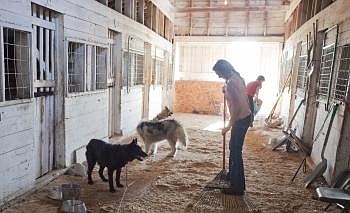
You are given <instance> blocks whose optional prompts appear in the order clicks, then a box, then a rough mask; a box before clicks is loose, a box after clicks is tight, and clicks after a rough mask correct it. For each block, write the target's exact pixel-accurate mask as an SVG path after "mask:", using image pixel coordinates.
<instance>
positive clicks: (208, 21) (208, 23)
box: [207, 0, 211, 36]
mask: <svg viewBox="0 0 350 213" xmlns="http://www.w3.org/2000/svg"><path fill="white" fill-rule="evenodd" d="M208 4H209V5H208V7H211V0H209V1H208ZM209 28H210V11H208V20H207V36H209V34H210V31H209Z"/></svg>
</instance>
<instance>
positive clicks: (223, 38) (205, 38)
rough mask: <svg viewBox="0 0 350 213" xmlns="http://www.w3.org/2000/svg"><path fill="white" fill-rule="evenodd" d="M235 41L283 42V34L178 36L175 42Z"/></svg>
mask: <svg viewBox="0 0 350 213" xmlns="http://www.w3.org/2000/svg"><path fill="white" fill-rule="evenodd" d="M235 41H256V42H278V43H283V42H284V37H283V35H279V36H269V35H267V36H176V37H175V42H184V43H210V42H213V43H230V42H235Z"/></svg>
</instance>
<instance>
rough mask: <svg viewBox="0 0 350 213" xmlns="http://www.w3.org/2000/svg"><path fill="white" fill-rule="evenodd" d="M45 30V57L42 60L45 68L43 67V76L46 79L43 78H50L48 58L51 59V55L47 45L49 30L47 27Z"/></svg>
mask: <svg viewBox="0 0 350 213" xmlns="http://www.w3.org/2000/svg"><path fill="white" fill-rule="evenodd" d="M44 30H45V32H46V33H45V34H46V37H45V44H46V47H45V56H46V58H45V61H44V63H45V69H44V72H45V74H46V75H45V76H46V79H45V80H51V73H50V71H49V70H50V66H49V65H50V64H49V61H50V59H51V57H50V52H49V50H50V49H49V45H50V36H49V35H50V30H48V29H44Z"/></svg>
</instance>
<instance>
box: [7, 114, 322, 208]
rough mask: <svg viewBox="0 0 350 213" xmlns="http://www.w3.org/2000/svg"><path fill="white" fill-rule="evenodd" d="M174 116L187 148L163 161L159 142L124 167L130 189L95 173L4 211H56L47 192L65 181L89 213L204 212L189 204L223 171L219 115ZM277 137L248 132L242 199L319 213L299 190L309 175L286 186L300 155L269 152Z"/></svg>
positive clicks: (164, 148)
mask: <svg viewBox="0 0 350 213" xmlns="http://www.w3.org/2000/svg"><path fill="white" fill-rule="evenodd" d="M175 117H176V118H177V119H178V120H180V121H181V122H182V123H183V125H184V126H185V127H186V129H187V131H188V135H189V138H190V144H189V146H188V149H187V150H179V151H178V152H177V155H176V157H175V158H167V157H166V155H167V153H168V152H169V151H170V148H169V145H168V144H167V143H166V142H162V143H161V144H160V145H159V149H158V153H157V155H156V156H155V157H149V158H147V159H146V160H145V161H142V162H140V161H134V162H132V163H130V164H128V166H127V175H128V176H127V183H128V185H129V187H127V188H126V187H125V188H119V189H118V190H117V192H116V193H110V192H109V191H108V183H105V182H102V181H101V180H100V179H99V178H98V175H97V171H96V170H95V171H94V180H95V184H94V185H88V184H87V180H86V178H85V177H73V176H68V175H63V176H60V177H59V178H57V179H56V180H54V181H53V182H51V183H50V184H48V185H47V186H45V187H44V188H42V189H40V190H39V191H37V192H36V193H34V194H32V195H30V196H27V197H25V198H23V199H21V200H20V201H19V202H18V203H17V204H15V205H13V206H11V207H9V208H7V209H5V210H4V212H6V213H12V212H26V213H27V212H57V211H58V209H59V207H60V201H56V200H51V199H50V198H48V197H47V194H48V191H49V190H50V189H51V188H52V187H54V186H60V185H61V184H63V183H77V184H80V185H81V188H82V190H81V200H83V201H84V202H85V204H86V206H87V207H88V209H89V210H91V212H152V213H153V212H197V211H200V212H208V211H207V210H205V209H202V210H200V209H194V208H193V206H194V204H195V202H197V201H198V199H199V196H200V194H201V192H202V190H203V188H204V187H205V186H206V184H207V183H208V181H210V180H212V179H213V178H214V177H215V176H216V175H217V174H218V173H219V172H220V170H221V165H222V159H221V156H222V136H221V134H220V132H219V128H220V126H221V125H222V121H221V117H219V116H209V115H195V114H177V115H175ZM280 135H281V133H280V130H271V129H265V128H264V127H263V126H262V125H261V124H260V125H259V122H258V123H256V124H255V127H254V128H252V129H250V130H249V131H248V134H247V137H246V141H245V146H244V153H243V156H244V164H245V174H246V183H247V191H246V194H245V197H248V198H249V200H250V201H251V202H252V203H253V204H254V206H255V207H256V209H258V210H259V211H261V212H317V211H319V210H320V209H322V208H323V207H324V206H325V204H324V203H322V202H319V201H316V200H314V199H313V197H314V196H315V195H314V188H311V189H305V188H304V187H303V179H304V178H305V177H306V175H307V174H304V173H303V172H300V173H299V174H298V176H297V178H296V179H295V181H294V182H293V183H290V180H291V178H292V177H293V174H294V172H295V171H296V169H297V167H298V165H299V163H300V161H301V158H300V157H299V154H298V153H288V152H285V151H283V150H278V151H271V145H269V139H270V138H271V137H278V136H280ZM125 171H126V170H125V169H124V170H123V173H122V180H123V182H124V183H125ZM105 173H106V171H105ZM319 183H320V182H318V183H317V184H319ZM224 210H225V209H223V210H222V211H224ZM213 211H214V210H213ZM217 211H220V210H215V212H217ZM230 212H235V211H232V210H231V211H230Z"/></svg>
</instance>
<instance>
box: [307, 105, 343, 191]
mask: <svg viewBox="0 0 350 213" xmlns="http://www.w3.org/2000/svg"><path fill="white" fill-rule="evenodd" d="M338 107H339V104H338V103H334V104H333V106H332V108H333V109H332V116H331V119H330V121H329V124H328V129H327V133H326V136H325V139H324V142H323V147H322V152H321V159H322V161H321V162H320V163H319V164H317V165H316V167H315V168H314V170H312V172H311V174H310V175H309V176H307V177H306V178H305V180H304V183H305V185H304V186H305V188H307V187H308V186H309V185H310V184H311V183H312V182H313V181H314V180H316V178H318V177H320V176H321V175H323V173H324V172H325V171H326V169H327V159H326V158H325V157H324V152H325V150H326V147H327V143H328V139H329V135H330V133H331V129H332V125H333V121H334V118H335V115H336V113H337V110H338ZM329 112H331V111H329Z"/></svg>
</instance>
